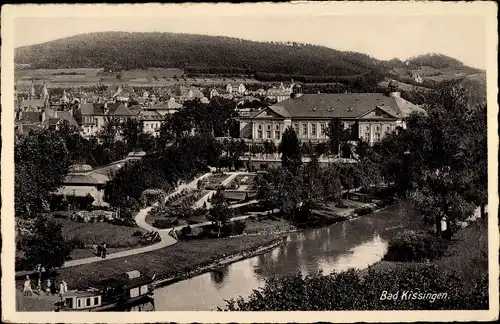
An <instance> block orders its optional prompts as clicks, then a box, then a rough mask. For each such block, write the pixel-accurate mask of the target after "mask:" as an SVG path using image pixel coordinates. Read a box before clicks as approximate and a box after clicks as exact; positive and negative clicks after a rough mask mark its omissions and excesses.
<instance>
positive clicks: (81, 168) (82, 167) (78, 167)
mask: <svg viewBox="0 0 500 324" xmlns="http://www.w3.org/2000/svg"><path fill="white" fill-rule="evenodd" d="M89 171H92V167H91V166H90V165H88V164H73V165H70V167H69V173H78V172H89Z"/></svg>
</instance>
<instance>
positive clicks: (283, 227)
mask: <svg viewBox="0 0 500 324" xmlns="http://www.w3.org/2000/svg"><path fill="white" fill-rule="evenodd" d="M245 225H246V227H245V233H247V234H271V233H278V232H284V231H292V230H295V229H297V227H296V226H294V225H293V224H291V223H290V222H287V221H285V220H272V219H263V220H261V221H258V220H257V219H247V220H246V221H245Z"/></svg>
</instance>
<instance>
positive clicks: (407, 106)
mask: <svg viewBox="0 0 500 324" xmlns="http://www.w3.org/2000/svg"><path fill="white" fill-rule="evenodd" d="M268 108H269V109H270V110H272V111H274V112H275V113H277V114H279V115H281V116H283V117H292V118H302V117H303V118H359V117H361V116H364V115H366V114H368V113H369V112H371V111H373V110H374V109H376V108H379V109H381V110H383V111H384V112H385V113H387V114H389V115H391V116H393V117H394V118H403V117H405V116H406V115H407V112H408V111H413V110H418V109H420V108H419V107H418V106H416V105H414V104H412V103H410V102H408V101H406V100H404V99H402V98H398V97H389V96H386V95H384V94H382V93H323V94H304V95H302V96H300V97H298V98H289V99H287V100H284V101H282V102H279V103H277V104H275V105H272V106H270V107H268ZM287 113H288V114H287ZM257 115H258V113H257V114H255V115H254V117H256V116H257Z"/></svg>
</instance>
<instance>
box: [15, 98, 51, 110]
mask: <svg viewBox="0 0 500 324" xmlns="http://www.w3.org/2000/svg"><path fill="white" fill-rule="evenodd" d="M44 106H45V101H44V100H43V99H23V100H21V104H20V105H19V108H21V109H22V110H24V109H26V108H30V107H31V108H41V107H44Z"/></svg>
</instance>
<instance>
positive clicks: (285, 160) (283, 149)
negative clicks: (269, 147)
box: [279, 126, 302, 175]
mask: <svg viewBox="0 0 500 324" xmlns="http://www.w3.org/2000/svg"><path fill="white" fill-rule="evenodd" d="M279 152H280V153H281V165H282V166H283V167H284V168H285V169H287V170H288V171H290V172H291V173H292V174H293V175H298V174H299V172H300V168H301V166H302V153H301V147H300V142H299V139H298V138H297V133H295V130H294V129H293V128H292V127H291V126H289V127H287V128H286V129H285V131H284V132H283V137H282V139H281V143H280V146H279Z"/></svg>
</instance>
